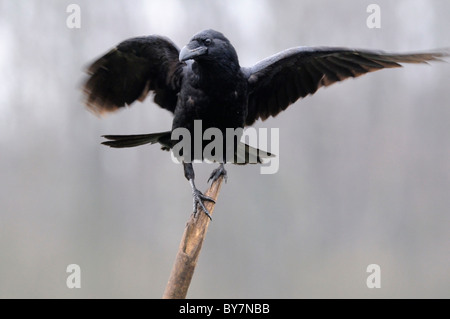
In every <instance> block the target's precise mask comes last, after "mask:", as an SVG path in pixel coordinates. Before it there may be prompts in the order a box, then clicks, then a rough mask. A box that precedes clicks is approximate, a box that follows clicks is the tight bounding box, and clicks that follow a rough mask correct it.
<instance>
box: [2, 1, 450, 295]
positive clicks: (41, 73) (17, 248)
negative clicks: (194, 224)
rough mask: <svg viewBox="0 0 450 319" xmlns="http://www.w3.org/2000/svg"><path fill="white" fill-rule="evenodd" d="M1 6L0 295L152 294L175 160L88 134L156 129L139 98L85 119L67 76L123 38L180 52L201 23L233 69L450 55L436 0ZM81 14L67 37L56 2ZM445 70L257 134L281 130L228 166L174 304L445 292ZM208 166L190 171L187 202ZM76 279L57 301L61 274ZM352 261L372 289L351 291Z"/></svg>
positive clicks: (448, 27)
mask: <svg viewBox="0 0 450 319" xmlns="http://www.w3.org/2000/svg"><path fill="white" fill-rule="evenodd" d="M373 2H374V1H372V0H370V1H366V0H363V1H361V0H346V1H339V3H338V2H337V1H332V0H323V1H313V0H303V1H297V0H295V1H294V0H239V1H207V0H196V1H181V0H179V1H176V0H161V1H156V0H155V1H153V0H152V1H144V0H142V1H139V0H134V1H125V0H123V1H122V0H118V1H114V2H113V1H106V0H98V1H87V0H78V1H73V0H70V1H51V0H42V1H32V0H22V1H14V0H0V41H1V46H0V71H1V77H0V297H1V298H82V297H83V298H119V297H124V298H160V297H161V296H162V293H163V291H164V288H165V285H166V283H167V280H168V277H169V273H170V270H171V267H172V264H173V261H174V258H175V254H176V252H177V249H178V245H179V241H180V238H181V235H182V233H183V230H184V226H185V222H186V221H187V219H188V217H189V216H190V213H191V207H192V197H191V189H190V186H189V183H188V182H187V181H186V180H185V178H184V176H183V169H182V166H180V165H176V164H174V163H173V162H172V160H171V157H170V154H169V153H168V152H162V151H160V150H159V147H158V146H143V147H139V148H134V149H125V150H117V149H110V148H107V147H104V146H102V145H100V142H101V141H102V138H101V135H102V134H136V133H150V132H157V131H163V130H167V129H169V128H170V127H171V119H172V117H171V114H170V113H169V112H167V111H165V110H163V109H160V108H159V107H157V106H156V105H155V104H154V103H153V102H152V101H151V99H147V100H146V101H145V102H144V103H136V104H134V105H133V106H132V107H131V108H129V109H126V110H122V111H119V112H117V113H115V114H110V115H108V116H106V117H104V118H97V117H95V116H94V115H93V114H91V113H90V112H88V111H87V110H86V109H85V107H84V106H83V101H82V94H81V90H80V86H81V84H82V83H83V81H84V79H85V73H84V70H85V68H86V67H87V66H88V65H89V63H90V62H92V61H93V60H94V59H95V58H97V57H99V56H100V55H102V54H103V53H105V52H106V51H107V50H109V49H110V48H112V47H114V46H115V45H116V44H117V43H119V42H121V41H122V40H124V39H127V38H129V37H134V36H140V35H147V34H160V35H165V36H167V37H169V38H170V39H172V40H173V41H174V42H175V43H176V44H177V45H178V46H179V47H180V48H181V47H182V46H183V45H185V44H186V43H187V42H188V41H189V39H190V37H191V36H192V35H193V34H195V33H196V32H198V31H200V30H202V29H206V28H213V29H216V30H219V31H221V32H223V33H224V34H225V35H226V36H227V37H228V38H229V39H230V41H231V42H232V44H233V45H234V46H235V48H236V50H237V52H238V54H239V58H240V63H241V65H242V66H250V65H252V64H254V63H256V62H257V61H259V60H261V59H263V58H265V57H267V56H269V55H271V54H273V53H276V52H278V51H281V50H283V49H286V48H289V47H294V46H298V45H306V46H315V45H328V46H348V47H356V48H368V49H380V50H387V51H417V50H427V49H435V48H442V47H450V38H449V36H448V34H449V31H450V19H449V12H450V2H449V1H446V0H401V1H395V2H394V1H388V0H377V1H376V3H377V4H378V5H379V6H380V8H381V28H380V29H369V28H368V27H367V25H366V19H367V17H368V16H369V14H370V13H367V12H366V9H367V6H368V5H369V4H371V3H373ZM71 3H76V4H78V5H79V6H80V8H81V28H79V29H76V28H75V29H70V28H68V27H67V26H66V19H67V17H68V16H69V15H70V13H67V12H66V8H67V6H68V5H69V4H71ZM449 77H450V64H446V63H433V64H432V65H431V66H426V65H418V66H416V65H408V66H406V67H405V68H403V69H393V70H384V71H380V72H376V73H374V74H369V75H366V76H364V77H362V78H359V79H357V80H347V81H345V82H343V83H339V84H336V85H333V86H331V87H329V88H326V89H321V90H320V91H318V92H317V93H316V94H315V95H314V96H313V97H308V98H306V99H304V100H301V101H298V102H297V103H296V104H295V105H292V106H291V107H290V108H289V109H288V110H287V111H286V112H283V113H282V114H280V115H279V116H277V117H276V118H271V119H269V120H267V121H265V122H258V123H257V126H256V127H265V128H272V127H274V128H280V139H281V141H280V150H279V154H278V156H279V158H280V169H279V171H278V173H276V174H274V175H261V174H260V173H259V167H257V166H247V167H243V166H232V165H229V166H228V168H227V170H228V176H229V179H228V183H227V184H225V185H224V186H223V188H222V191H221V194H220V198H219V201H218V204H217V206H216V209H215V214H214V216H213V221H212V223H211V225H210V227H209V231H208V236H207V238H206V241H205V244H204V246H203V250H202V254H201V256H200V260H199V264H198V267H197V269H196V273H195V274H194V278H193V280H192V284H191V287H190V290H189V293H188V297H191V298H316V297H319V298H350V297H356V298H436V297H437V298H449V297H450V289H449V287H450V274H449V266H450V251H449V245H450V232H449V226H450V217H449V214H450V196H449V195H450V133H449V132H450V127H449V123H450V103H449V101H450V90H449V84H448V83H449V82H448V80H449ZM213 168H215V165H211V164H197V165H195V169H196V173H197V186H199V188H200V189H202V190H205V189H206V188H207V184H206V180H207V177H208V176H209V173H210V172H211V170H212V169H213ZM69 264H78V265H79V266H80V267H81V289H68V288H67V286H66V278H67V276H68V275H69V274H68V273H66V267H67V265H69ZM369 264H378V265H380V267H381V288H380V289H369V288H367V286H366V278H367V277H368V276H369V273H367V272H366V268H367V266H368V265H369Z"/></svg>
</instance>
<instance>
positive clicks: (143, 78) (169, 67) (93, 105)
mask: <svg viewBox="0 0 450 319" xmlns="http://www.w3.org/2000/svg"><path fill="white" fill-rule="evenodd" d="M178 55H179V50H178V48H177V47H176V46H175V45H174V44H173V43H172V42H171V41H170V40H169V39H167V38H164V37H160V36H154V35H152V36H146V37H136V38H131V39H128V40H125V41H123V42H122V43H120V44H119V45H117V47H115V48H114V49H112V50H111V51H109V52H108V53H106V54H105V55H104V56H102V57H100V58H99V59H98V60H96V61H95V62H94V63H92V65H91V66H90V67H89V68H88V70H87V73H88V74H89V78H88V79H87V80H86V82H85V84H84V88H83V89H84V93H85V96H86V105H87V107H88V108H89V109H90V110H92V111H93V112H95V113H103V112H109V111H114V110H116V109H118V108H120V107H123V106H126V105H129V104H131V103H133V102H134V101H136V100H139V101H143V100H144V99H145V97H146V96H147V94H148V92H149V91H153V92H154V94H155V96H154V101H155V103H157V104H158V105H159V106H161V107H162V108H164V109H167V110H169V111H171V112H173V111H174V110H175V106H176V103H177V93H178V92H179V90H180V83H181V78H182V68H183V66H184V63H182V62H180V61H179V60H178Z"/></svg>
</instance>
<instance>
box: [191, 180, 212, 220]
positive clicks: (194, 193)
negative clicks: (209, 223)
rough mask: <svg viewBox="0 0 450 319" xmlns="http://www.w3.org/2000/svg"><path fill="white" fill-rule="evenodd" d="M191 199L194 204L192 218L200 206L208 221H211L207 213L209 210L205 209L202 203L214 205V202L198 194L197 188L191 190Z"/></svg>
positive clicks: (200, 193)
mask: <svg viewBox="0 0 450 319" xmlns="http://www.w3.org/2000/svg"><path fill="white" fill-rule="evenodd" d="M192 199H193V202H194V216H195V215H196V214H197V209H198V206H200V208H201V209H202V210H203V212H204V213H205V214H206V216H208V217H209V219H210V220H211V219H212V218H211V215H210V213H209V210H208V209H207V208H206V206H205V204H203V201H208V202H212V203H216V201H215V200H214V199H212V198H211V197H209V196H206V195H203V193H202V192H200V191H199V190H198V189H197V188H194V189H193V190H192Z"/></svg>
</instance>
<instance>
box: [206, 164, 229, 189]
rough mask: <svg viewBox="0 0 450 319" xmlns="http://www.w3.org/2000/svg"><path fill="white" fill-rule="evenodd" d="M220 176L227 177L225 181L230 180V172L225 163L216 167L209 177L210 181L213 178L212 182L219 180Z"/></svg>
mask: <svg viewBox="0 0 450 319" xmlns="http://www.w3.org/2000/svg"><path fill="white" fill-rule="evenodd" d="M220 176H223V178H224V179H225V183H226V182H227V180H228V174H227V171H226V170H225V166H224V164H223V163H222V164H220V166H219V167H218V168H216V169H215V170H213V171H212V173H211V175H210V176H209V178H208V183H209V181H211V180H212V182H211V184H212V183H214V182H215V181H217V180H218V179H219V177H220Z"/></svg>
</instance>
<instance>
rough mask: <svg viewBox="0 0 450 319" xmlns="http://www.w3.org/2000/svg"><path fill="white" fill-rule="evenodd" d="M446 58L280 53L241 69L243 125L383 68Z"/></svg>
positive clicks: (306, 50) (340, 51) (311, 50)
mask: <svg viewBox="0 0 450 319" xmlns="http://www.w3.org/2000/svg"><path fill="white" fill-rule="evenodd" d="M448 55H449V52H448V51H441V52H424V53H406V54H391V53H386V52H382V51H369V50H352V49H346V48H329V47H298V48H292V49H288V50H285V51H282V52H280V53H278V54H275V55H273V56H271V57H269V58H267V59H265V60H262V61H261V62H259V63H257V64H256V65H254V66H253V67H250V68H243V72H244V74H245V75H246V76H247V78H248V83H249V102H248V103H249V105H248V116H247V120H246V125H251V124H253V123H254V122H255V121H256V120H257V119H259V118H261V119H262V120H265V119H267V118H268V117H269V116H275V115H277V114H278V113H280V112H281V111H283V110H285V109H286V108H287V107H288V106H289V105H290V104H292V103H294V102H295V101H297V100H298V99H299V98H302V97H305V96H307V95H309V94H314V93H315V92H316V91H317V90H318V89H319V88H320V87H323V86H328V85H331V84H333V83H335V82H338V81H342V80H345V79H347V78H349V77H358V76H360V75H362V74H365V73H368V72H373V71H377V70H380V69H383V68H395V67H400V66H401V65H400V63H426V62H427V61H433V60H439V58H441V57H445V56H448Z"/></svg>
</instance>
